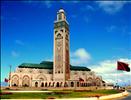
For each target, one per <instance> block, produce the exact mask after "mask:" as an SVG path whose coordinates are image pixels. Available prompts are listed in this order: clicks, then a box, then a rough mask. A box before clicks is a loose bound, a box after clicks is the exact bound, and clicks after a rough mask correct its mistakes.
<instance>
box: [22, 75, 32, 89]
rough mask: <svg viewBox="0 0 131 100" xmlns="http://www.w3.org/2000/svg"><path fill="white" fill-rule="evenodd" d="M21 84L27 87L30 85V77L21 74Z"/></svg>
mask: <svg viewBox="0 0 131 100" xmlns="http://www.w3.org/2000/svg"><path fill="white" fill-rule="evenodd" d="M22 86H24V87H29V86H30V77H29V76H28V75H24V76H23V79H22Z"/></svg>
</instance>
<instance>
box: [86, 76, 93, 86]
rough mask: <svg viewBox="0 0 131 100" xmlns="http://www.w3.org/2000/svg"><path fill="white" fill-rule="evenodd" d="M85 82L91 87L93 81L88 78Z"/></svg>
mask: <svg viewBox="0 0 131 100" xmlns="http://www.w3.org/2000/svg"><path fill="white" fill-rule="evenodd" d="M86 81H87V84H88V86H92V85H93V79H92V78H91V77H89V78H88V79H87V80H86Z"/></svg>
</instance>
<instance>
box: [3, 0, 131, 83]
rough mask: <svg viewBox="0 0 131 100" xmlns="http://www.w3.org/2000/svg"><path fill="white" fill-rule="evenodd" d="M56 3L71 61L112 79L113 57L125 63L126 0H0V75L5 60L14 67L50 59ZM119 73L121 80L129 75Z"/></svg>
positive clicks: (129, 56) (130, 6) (129, 21)
mask: <svg viewBox="0 0 131 100" xmlns="http://www.w3.org/2000/svg"><path fill="white" fill-rule="evenodd" d="M60 8H63V9H64V10H65V12H66V15H67V21H68V22H69V26H70V60H71V64H72V65H83V66H87V67H89V68H91V69H92V70H93V71H95V72H96V73H97V74H99V75H102V77H103V78H104V79H105V80H107V81H109V82H115V79H113V78H112V76H110V77H109V75H111V73H110V70H111V69H113V71H112V75H114V76H115V75H116V71H115V70H116V61H117V60H121V61H125V62H126V63H129V64H131V52H130V51H131V28H130V27H131V14H130V13H129V12H130V11H131V2H125V1H123V2H122V1H92V2H89V1H88V2H81V1H70V2H67V1H61V2H55V1H53V2H51V1H45V2H44V1H33V0H29V1H28V0H26V1H12V2H9V1H8V2H7V1H6V2H4V1H3V2H2V3H1V71H2V76H1V79H2V80H4V78H5V77H8V73H9V65H12V71H14V70H15V68H16V67H17V66H18V65H20V64H21V63H23V62H27V63H40V62H41V61H43V60H52V59H53V22H54V20H56V14H57V11H58V10H59V9H60ZM107 66H109V67H107ZM103 69H104V70H103ZM106 71H107V72H106ZM106 74H108V75H107V76H106ZM120 74H123V75H124V76H123V78H124V79H125V80H126V78H127V77H128V76H129V77H131V73H126V72H120ZM121 80H122V79H120V81H121Z"/></svg>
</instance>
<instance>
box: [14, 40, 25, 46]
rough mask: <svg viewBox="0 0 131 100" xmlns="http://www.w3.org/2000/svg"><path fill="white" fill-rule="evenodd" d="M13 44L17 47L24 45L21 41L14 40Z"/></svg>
mask: <svg viewBox="0 0 131 100" xmlns="http://www.w3.org/2000/svg"><path fill="white" fill-rule="evenodd" d="M15 43H16V44H18V45H24V43H23V42H22V41H21V40H15Z"/></svg>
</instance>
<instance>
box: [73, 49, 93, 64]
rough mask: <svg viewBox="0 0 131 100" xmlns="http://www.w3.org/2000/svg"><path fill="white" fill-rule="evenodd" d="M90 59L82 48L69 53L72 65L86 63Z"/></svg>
mask: <svg viewBox="0 0 131 100" xmlns="http://www.w3.org/2000/svg"><path fill="white" fill-rule="evenodd" d="M90 59H91V56H90V54H89V53H88V52H87V51H86V50H85V49H84V48H79V49H77V50H76V51H75V52H73V53H71V64H73V65H83V64H87V63H88V61H89V60H90Z"/></svg>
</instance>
